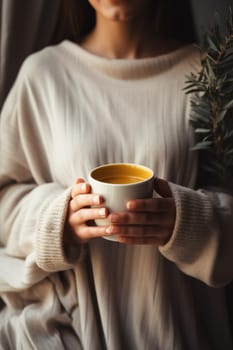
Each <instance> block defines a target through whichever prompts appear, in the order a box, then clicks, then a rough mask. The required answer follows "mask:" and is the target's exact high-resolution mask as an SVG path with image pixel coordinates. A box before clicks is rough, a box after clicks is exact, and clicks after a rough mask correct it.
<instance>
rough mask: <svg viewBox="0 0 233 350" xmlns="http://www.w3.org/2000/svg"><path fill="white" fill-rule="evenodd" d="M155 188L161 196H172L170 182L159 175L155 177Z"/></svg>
mask: <svg viewBox="0 0 233 350" xmlns="http://www.w3.org/2000/svg"><path fill="white" fill-rule="evenodd" d="M154 189H155V191H156V192H157V193H158V194H159V195H160V196H161V197H172V192H171V190H170V188H169V185H168V182H167V181H166V180H164V179H160V178H159V177H156V178H155V182H154Z"/></svg>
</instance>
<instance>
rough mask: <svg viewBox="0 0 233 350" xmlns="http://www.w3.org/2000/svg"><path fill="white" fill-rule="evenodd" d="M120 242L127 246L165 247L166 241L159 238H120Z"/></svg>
mask: <svg viewBox="0 0 233 350" xmlns="http://www.w3.org/2000/svg"><path fill="white" fill-rule="evenodd" d="M118 242H119V243H125V244H138V245H142V244H144V245H146V244H147V245H149V244H151V245H156V246H160V245H164V241H163V240H162V239H161V238H159V237H136V238H135V237H125V236H118Z"/></svg>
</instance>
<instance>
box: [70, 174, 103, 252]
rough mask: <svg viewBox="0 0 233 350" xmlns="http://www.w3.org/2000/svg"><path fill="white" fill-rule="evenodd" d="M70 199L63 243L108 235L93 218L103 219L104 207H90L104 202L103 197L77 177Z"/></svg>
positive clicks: (83, 241) (82, 241)
mask: <svg viewBox="0 0 233 350" xmlns="http://www.w3.org/2000/svg"><path fill="white" fill-rule="evenodd" d="M71 197H72V199H71V201H70V203H69V210H68V215H67V219H66V225H65V227H66V230H65V235H64V243H65V246H66V244H71V243H72V244H75V243H76V244H77V243H78V244H80V243H85V242H87V241H88V240H89V239H91V238H95V237H102V236H107V235H108V236H109V234H108V233H106V227H103V226H102V227H101V226H95V225H94V222H93V221H94V220H95V219H103V218H106V217H107V216H108V210H107V208H105V207H101V208H90V207H91V206H93V205H100V204H102V203H103V202H104V199H103V197H101V196H100V195H98V194H92V193H91V186H90V185H89V184H88V183H86V182H85V181H84V180H83V179H77V181H76V183H75V185H74V186H73V188H72V191H71Z"/></svg>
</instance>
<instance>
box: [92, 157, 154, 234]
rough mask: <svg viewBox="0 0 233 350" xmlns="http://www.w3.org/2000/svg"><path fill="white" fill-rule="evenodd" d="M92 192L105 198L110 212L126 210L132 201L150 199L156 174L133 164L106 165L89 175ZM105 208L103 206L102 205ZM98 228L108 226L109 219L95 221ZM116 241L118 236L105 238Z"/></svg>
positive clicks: (105, 204)
mask: <svg viewBox="0 0 233 350" xmlns="http://www.w3.org/2000/svg"><path fill="white" fill-rule="evenodd" d="M88 181H89V183H90V185H91V187H92V192H93V193H97V194H100V195H102V196H103V197H104V200H105V202H104V206H106V207H107V208H108V209H109V211H110V212H119V211H125V210H126V203H127V202H128V201H129V200H130V199H143V198H150V197H152V195H153V189H154V173H153V171H152V170H151V169H150V168H147V167H145V166H143V165H138V164H131V163H113V164H105V165H102V166H99V167H97V168H94V169H92V170H91V171H90V173H89V175H88ZM102 206H103V205H102ZM95 223H96V225H98V226H108V225H109V224H110V223H109V221H108V219H98V220H95ZM104 238H106V239H109V240H113V241H116V240H117V237H116V236H114V235H113V236H106V237H104Z"/></svg>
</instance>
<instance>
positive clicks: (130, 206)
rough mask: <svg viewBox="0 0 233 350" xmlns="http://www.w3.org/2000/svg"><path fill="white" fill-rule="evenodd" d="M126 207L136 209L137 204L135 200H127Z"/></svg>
mask: <svg viewBox="0 0 233 350" xmlns="http://www.w3.org/2000/svg"><path fill="white" fill-rule="evenodd" d="M126 207H127V209H130V210H131V209H135V208H136V204H135V202H127V204H126Z"/></svg>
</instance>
